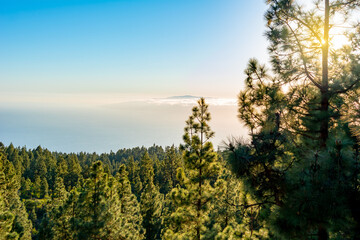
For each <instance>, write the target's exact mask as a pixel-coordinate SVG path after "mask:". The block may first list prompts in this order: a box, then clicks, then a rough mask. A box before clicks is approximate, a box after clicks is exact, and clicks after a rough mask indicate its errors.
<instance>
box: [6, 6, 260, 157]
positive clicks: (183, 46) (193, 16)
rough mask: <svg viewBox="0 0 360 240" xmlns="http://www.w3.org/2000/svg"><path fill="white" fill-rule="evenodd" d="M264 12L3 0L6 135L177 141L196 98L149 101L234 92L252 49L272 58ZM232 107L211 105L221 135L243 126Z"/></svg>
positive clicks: (106, 142) (50, 141) (46, 141)
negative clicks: (188, 103)
mask: <svg viewBox="0 0 360 240" xmlns="http://www.w3.org/2000/svg"><path fill="white" fill-rule="evenodd" d="M265 10H266V6H265V3H264V1H263V0H256V1H247V0H196V1H194V0H151V1H150V0H147V1H145V0H131V1H130V0H129V1H115V0H114V1H100V0H12V1H10V0H9V1H3V0H0V36H1V37H0V84H1V88H0V116H1V117H0V141H3V142H4V143H5V144H8V143H10V142H13V143H14V144H15V145H27V146H29V147H36V146H37V145H39V144H40V145H42V146H45V147H49V148H50V149H52V150H61V151H75V152H76V151H83V150H85V151H109V150H111V149H113V150H115V149H116V148H119V147H131V146H138V145H139V146H141V145H152V144H153V143H157V144H162V145H170V144H173V143H175V144H178V143H180V142H181V134H182V129H183V122H184V121H185V120H186V118H187V116H188V115H189V114H190V110H191V106H183V105H181V103H179V104H177V105H174V106H170V107H169V105H168V104H160V105H159V102H157V101H149V100H151V99H161V98H166V97H169V96H178V95H186V94H190V95H195V96H205V97H212V98H215V99H216V98H222V99H223V98H236V95H237V94H238V92H239V91H240V89H241V87H242V84H243V79H244V74H243V71H244V69H245V67H246V64H247V62H248V59H249V58H252V57H256V58H258V59H260V60H261V61H262V62H265V61H266V60H267V54H266V52H267V50H266V48H267V42H266V39H265V38H264V31H265V27H264V25H265V22H264V19H263V14H264V12H265ZM134 101H135V102H136V104H135V105H134V104H133V103H134ZM221 101H222V100H221ZM221 101H220V102H221ZM127 102H128V103H129V102H130V103H131V104H130V103H129V106H131V107H125V106H126V105H127ZM155 102H156V104H155ZM215 102H216V101H215ZM225 102H226V101H225ZM235 105H236V104H235ZM235 105H233V106H224V107H223V108H222V109H221V107H219V106H217V107H214V114H213V115H214V119H215V120H214V122H215V125H216V131H217V132H218V133H217V136H218V138H217V139H216V142H217V143H220V142H221V140H222V139H224V138H225V137H226V136H228V135H229V134H230V133H232V132H233V133H234V134H235V135H236V134H238V135H243V134H244V130H243V129H241V124H240V123H239V122H238V120H237V118H236V106H235ZM144 109H145V110H146V111H145V112H146V114H147V116H146V117H145V118H144V117H143V116H142V112H143V111H144ZM149 109H153V111H149ZM174 109H177V110H176V111H175V112H174ZM187 109H189V111H187ZM180 113H181V114H180ZM179 114H180V115H179ZM216 114H218V115H216ZM160 115H161V117H162V120H161V121H158V119H159V116H160ZM128 116H129V117H128ZM174 116H176V117H174ZM167 119H169V121H168V122H167ZM135 123H136V124H135ZM230 126H232V127H231V128H230ZM237 126H239V128H237ZM161 128H164V129H166V130H165V131H166V132H167V133H169V134H165V133H162V134H159V133H160V132H161V130H160V129H161ZM234 128H236V129H234ZM139 129H140V130H139Z"/></svg>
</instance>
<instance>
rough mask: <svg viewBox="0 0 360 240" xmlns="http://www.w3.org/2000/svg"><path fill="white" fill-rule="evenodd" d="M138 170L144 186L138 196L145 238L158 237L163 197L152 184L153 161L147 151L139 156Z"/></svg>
mask: <svg viewBox="0 0 360 240" xmlns="http://www.w3.org/2000/svg"><path fill="white" fill-rule="evenodd" d="M140 172H141V177H142V179H143V186H144V187H143V190H142V193H141V197H140V208H141V215H142V217H143V227H144V229H145V239H149V240H150V239H158V238H159V236H160V231H161V214H162V208H163V201H164V197H163V195H162V194H161V193H160V192H159V188H158V187H157V186H155V184H154V169H153V163H152V160H151V158H150V157H149V154H148V153H147V152H145V154H144V156H143V157H142V158H141V161H140Z"/></svg>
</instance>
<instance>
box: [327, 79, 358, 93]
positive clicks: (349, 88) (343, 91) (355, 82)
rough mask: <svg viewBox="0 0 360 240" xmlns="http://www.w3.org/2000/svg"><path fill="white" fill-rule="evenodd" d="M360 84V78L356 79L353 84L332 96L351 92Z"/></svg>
mask: <svg viewBox="0 0 360 240" xmlns="http://www.w3.org/2000/svg"><path fill="white" fill-rule="evenodd" d="M359 82H360V78H358V79H356V80H355V81H354V82H353V83H352V84H350V85H349V86H347V87H346V88H343V89H341V90H337V91H332V92H331V95H333V94H339V93H346V92H347V91H349V90H351V89H352V88H353V87H354V86H355V85H356V84H357V83H359Z"/></svg>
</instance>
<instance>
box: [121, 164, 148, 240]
mask: <svg viewBox="0 0 360 240" xmlns="http://www.w3.org/2000/svg"><path fill="white" fill-rule="evenodd" d="M127 176H128V173H127V172H126V169H125V165H123V164H122V165H120V168H119V172H118V173H117V179H118V182H119V185H118V194H119V199H120V204H121V219H122V220H121V230H120V231H121V233H120V234H121V236H122V238H123V239H132V240H137V239H143V238H144V229H143V227H142V215H141V212H140V204H139V202H138V201H137V198H136V196H135V195H134V194H133V193H132V192H131V184H130V182H129V179H128V177H127Z"/></svg>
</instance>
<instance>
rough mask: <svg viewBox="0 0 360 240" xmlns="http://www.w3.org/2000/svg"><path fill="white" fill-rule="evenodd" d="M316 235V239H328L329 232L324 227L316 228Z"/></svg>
mask: <svg viewBox="0 0 360 240" xmlns="http://www.w3.org/2000/svg"><path fill="white" fill-rule="evenodd" d="M317 236H318V240H328V239H329V234H328V232H327V230H326V229H325V228H324V227H319V228H318V233H317Z"/></svg>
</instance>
